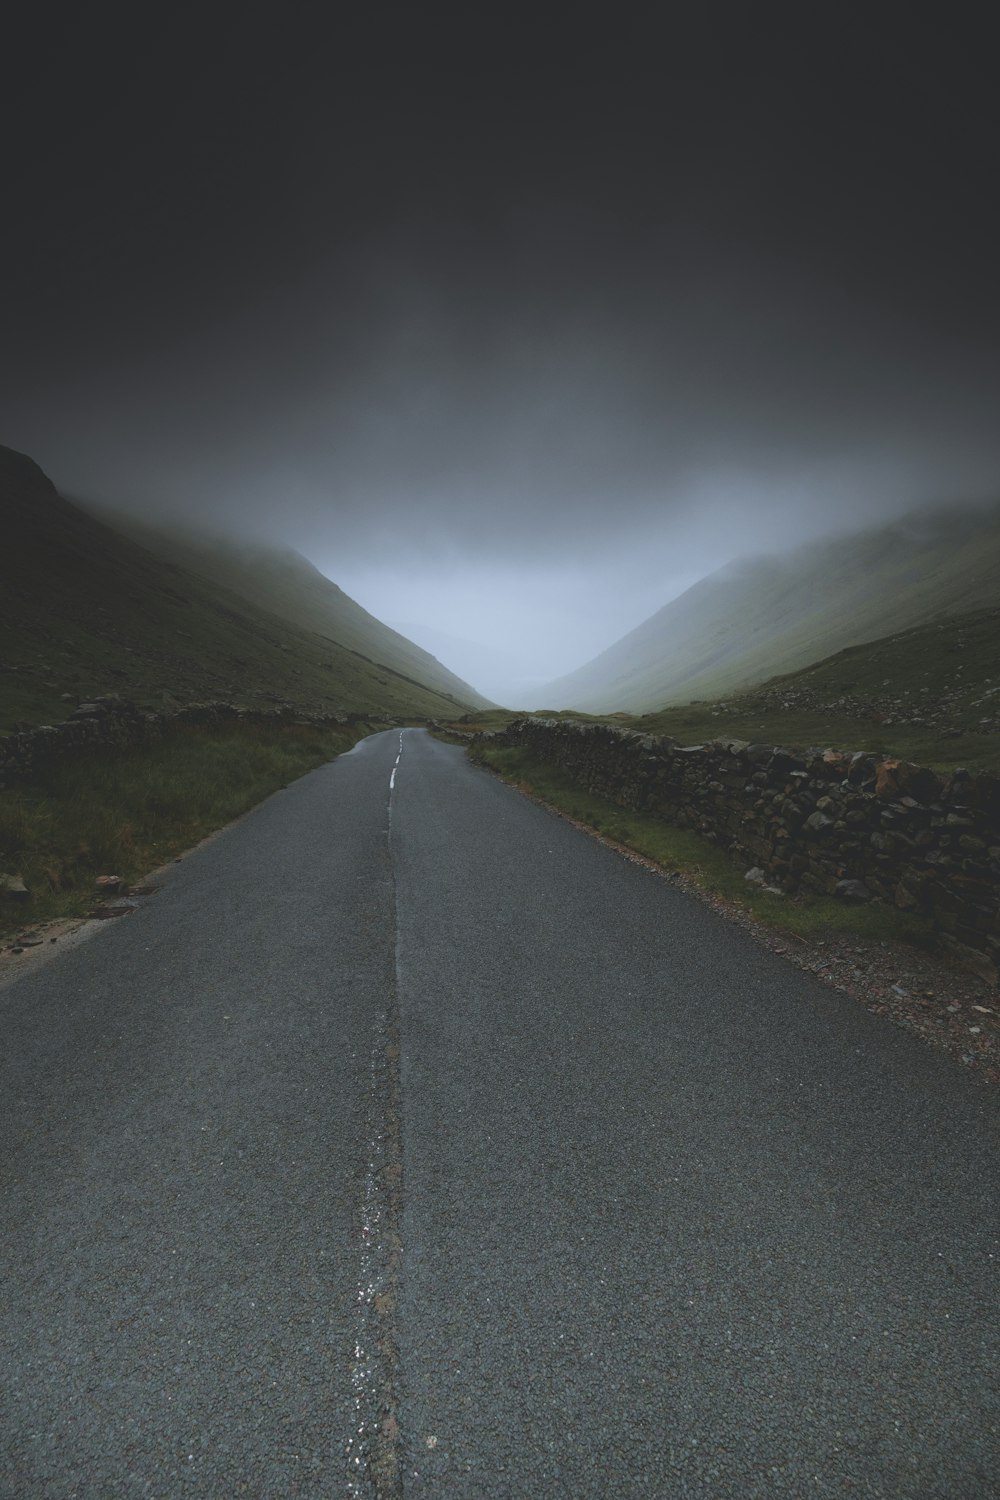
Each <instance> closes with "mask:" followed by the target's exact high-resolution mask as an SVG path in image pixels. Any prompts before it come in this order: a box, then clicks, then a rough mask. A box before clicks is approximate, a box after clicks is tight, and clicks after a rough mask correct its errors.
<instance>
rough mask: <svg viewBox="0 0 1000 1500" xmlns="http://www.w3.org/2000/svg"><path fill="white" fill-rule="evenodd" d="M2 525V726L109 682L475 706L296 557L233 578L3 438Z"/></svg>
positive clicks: (372, 705) (55, 714)
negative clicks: (198, 564)
mask: <svg viewBox="0 0 1000 1500" xmlns="http://www.w3.org/2000/svg"><path fill="white" fill-rule="evenodd" d="M0 535H2V537H3V546H2V547H0V733H2V732H5V731H9V730H10V729H11V728H12V727H13V725H14V723H15V722H17V721H27V722H31V723H39V722H44V723H58V722H59V721H60V720H61V719H64V718H65V717H66V716H67V714H68V713H69V712H71V711H72V709H73V708H75V706H76V703H77V701H78V700H80V699H85V698H89V697H92V696H95V695H98V694H103V693H107V692H117V693H119V694H121V695H122V696H123V697H127V698H130V699H132V700H133V701H135V702H137V703H140V704H143V705H147V706H150V707H162V706H163V704H164V703H165V702H167V703H169V702H171V701H178V702H189V701H192V700H198V699H208V698H219V699H225V700H227V701H229V702H232V703H237V704H243V705H245V706H247V707H250V708H253V707H266V706H268V705H271V704H274V703H275V702H290V703H293V704H295V705H296V706H297V707H301V708H304V709H312V710H316V711H319V712H331V711H334V710H338V709H344V710H348V711H352V712H356V713H363V714H368V713H371V714H389V715H392V716H396V717H412V718H425V717H441V716H449V715H451V714H454V712H455V709H456V707H464V706H468V705H470V704H474V703H477V702H480V703H481V702H482V700H481V699H479V698H478V697H477V695H476V694H474V693H473V692H472V690H471V689H469V688H468V687H467V686H466V685H465V684H463V683H461V682H460V681H459V679H458V678H454V677H451V675H450V674H448V673H447V672H446V671H445V669H444V668H443V667H440V666H439V664H437V663H433V658H431V657H428V656H427V654H426V653H424V652H421V651H419V649H418V648H417V647H411V648H410V652H411V653H412V655H411V654H410V653H408V652H407V651H406V646H407V645H408V643H406V642H404V641H403V640H402V637H395V633H394V632H392V631H389V630H387V628H386V627H384V626H380V625H379V622H378V621H375V620H373V619H372V617H371V616H370V615H366V613H365V611H364V610H362V609H360V607H358V606H356V605H353V603H352V601H350V600H348V599H347V597H346V595H344V594H342V593H341V591H340V590H339V589H337V588H336V585H334V584H330V583H329V582H328V580H325V579H322V578H321V575H320V574H318V573H316V572H315V570H314V569H310V568H309V565H308V564H307V563H305V562H304V561H303V560H301V559H294V558H293V559H289V558H288V557H285V556H282V555H280V554H278V555H277V556H275V557H274V558H270V557H268V556H267V555H266V554H265V555H263V556H262V555H261V554H259V553H258V554H257V555H256V557H255V558H253V559H251V558H246V557H242V558H238V557H235V556H234V558H233V559H232V562H231V566H228V571H229V573H230V575H231V576H230V578H229V581H228V582H227V581H226V576H225V575H226V573H227V563H226V560H225V558H224V557H223V556H221V555H220V556H219V557H218V558H217V559H216V562H215V564H214V566H209V565H208V564H206V566H205V567H203V568H201V569H200V570H199V571H192V569H191V568H190V567H186V566H184V565H182V562H181V561H180V560H179V559H178V557H177V556H176V553H175V555H174V556H173V557H171V556H167V555H164V554H163V553H161V554H160V555H156V554H154V553H153V552H152V551H150V550H149V549H148V548H145V547H143V546H140V545H139V544H138V542H137V541H136V540H135V539H134V538H133V537H128V536H124V535H122V534H121V533H120V532H117V531H115V530H113V529H112V528H110V527H109V526H107V525H105V524H104V523H103V522H101V521H99V520H97V519H95V517H93V516H92V515H89V514H87V513H86V512H84V511H82V510H80V509H79V508H78V507H76V506H74V505H71V504H70V503H69V502H68V501H66V500H65V499H63V498H62V497H61V496H60V495H59V494H58V493H57V492H56V490H55V489H54V487H53V486H52V484H51V482H50V481H49V480H48V479H47V478H46V476H45V475H44V474H43V473H42V471H41V469H39V468H38V466H37V465H36V464H35V463H33V462H32V460H31V459H30V458H27V457H25V456H24V455H23V454H19V453H15V452H13V451H12V450H11V449H9V448H2V447H0ZM213 571H214V576H213ZM296 593H299V594H300V595H301V597H300V599H299V600H298V603H297V605H296V607H295V609H294V613H293V614H286V613H282V611H283V610H288V609H291V608H292V603H293V601H292V596H293V595H294V594H296ZM324 597H325V598H326V599H328V601H329V609H328V611H327V612H326V613H324V607H323V600H324ZM310 621H312V622H314V623H309V622H310ZM369 621H370V622H371V627H372V628H371V629H370V630H369V629H368V626H367V625H366V622H369ZM321 626H325V627H326V628H325V629H322V630H321V629H320V627H321ZM376 627H377V628H376ZM338 631H341V632H343V636H344V637H346V639H344V638H342V636H341V635H340V634H338V633H337V632H338ZM386 637H389V638H394V640H395V642H398V645H394V649H393V653H388V652H387V651H386V650H385V646H386ZM391 643H392V641H390V644H391ZM366 648H367V649H366ZM388 654H392V655H393V660H392V661H391V662H387V661H385V660H384V658H385V656H386V655H388ZM424 660H426V661H427V662H429V663H433V666H434V668H436V670H434V671H432V675H433V677H434V682H433V683H429V682H427V681H426V680H425V679H423V678H422V677H421V676H420V672H421V671H422V670H423V669H424V668H423V662H424ZM410 666H412V667H413V668H414V670H413V671H412V672H411V671H408V670H405V669H406V668H407V667H410Z"/></svg>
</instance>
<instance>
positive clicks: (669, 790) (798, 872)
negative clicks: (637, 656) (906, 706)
mask: <svg viewBox="0 0 1000 1500" xmlns="http://www.w3.org/2000/svg"><path fill="white" fill-rule="evenodd" d="M480 738H481V739H483V740H489V741H491V742H492V743H494V744H502V745H503V744H506V745H522V746H525V747H527V748H528V749H530V750H531V752H532V754H533V755H537V756H538V757H539V758H541V759H543V760H546V761H549V762H551V763H552V764H554V765H557V766H559V767H560V768H561V769H563V770H564V771H567V772H568V773H569V774H570V775H572V776H573V778H574V779H575V780H576V781H577V782H579V784H580V785H581V786H582V787H585V788H586V789H587V790H588V791H591V792H595V793H597V794H599V795H600V796H602V797H607V798H608V799H609V800H611V801H613V802H616V803H618V804H619V805H620V806H622V807H627V808H631V809H634V810H636V811H638V812H644V813H652V814H654V815H656V816H659V817H663V818H665V819H667V820H668V821H669V822H671V823H674V824H678V825H681V826H685V827H689V828H694V829H696V830H697V831H698V832H699V833H701V834H703V835H704V836H705V837H706V838H708V839H710V840H711V841H712V842H713V843H716V844H718V845H720V847H722V848H724V849H725V850H727V851H728V852H729V853H730V854H731V855H732V857H733V859H734V860H735V861H737V862H738V863H740V864H742V865H743V866H744V867H750V868H751V869H755V870H757V871H759V872H762V873H763V878H765V879H766V880H767V881H768V882H769V883H771V884H774V885H776V886H779V887H780V888H781V889H782V890H783V891H787V892H790V893H791V892H795V891H812V892H816V893H821V894H825V895H831V896H836V897H839V898H841V899H843V900H847V901H868V900H873V899H881V900H883V901H889V902H892V903H893V904H894V905H896V906H897V907H900V908H901V909H903V910H906V911H913V912H919V913H920V914H922V915H923V916H925V917H927V918H928V919H929V920H930V921H931V922H932V923H933V925H934V927H935V928H936V929H937V931H938V934H939V936H940V939H941V942H942V943H943V945H944V946H946V947H947V948H949V949H950V950H951V951H952V952H953V954H954V955H955V956H956V957H957V958H958V959H960V960H961V961H962V962H963V963H964V964H966V965H967V966H968V967H970V968H971V969H973V970H975V972H977V973H978V974H980V975H982V977H983V978H985V979H987V980H988V981H989V982H991V983H993V984H996V983H997V982H998V969H1000V915H998V909H1000V777H997V776H993V775H985V774H982V775H971V774H970V773H969V772H967V771H962V770H956V771H954V772H952V773H951V774H950V775H949V776H939V775H937V774H936V773H935V772H933V771H930V770H927V769H926V768H924V767H920V766H915V765H911V764H909V763H908V762H905V761H899V760H879V759H877V758H876V757H874V756H871V755H867V754H865V753H863V752H858V753H856V754H845V753H843V752H841V751H836V750H821V749H814V750H809V751H806V752H805V753H804V754H802V755H798V754H795V753H793V752H792V751H789V750H784V749H781V748H777V747H775V746H772V745H753V744H747V743H746V742H745V741H742V740H717V741H714V742H712V743H711V744H707V745H679V744H678V743H677V742H676V741H675V740H671V739H668V738H666V737H663V736H658V735H647V734H638V733H636V732H635V731H634V730H628V729H618V728H614V727H612V726H610V725H604V724H580V723H578V722H573V721H569V720H559V719H521V720H517V721H515V722H514V723H512V724H511V725H510V726H509V727H508V728H507V729H505V730H502V731H499V732H498V733H496V734H493V735H486V736H480Z"/></svg>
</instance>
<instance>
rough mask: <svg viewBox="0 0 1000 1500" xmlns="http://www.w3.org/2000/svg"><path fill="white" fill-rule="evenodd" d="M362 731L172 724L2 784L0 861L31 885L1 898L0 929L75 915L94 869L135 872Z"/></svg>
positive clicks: (130, 876) (133, 877)
mask: <svg viewBox="0 0 1000 1500" xmlns="http://www.w3.org/2000/svg"><path fill="white" fill-rule="evenodd" d="M367 732H368V729H367V727H365V726H363V725H357V726H354V727H352V728H351V729H343V730H338V731H335V732H331V731H328V730H319V729H313V728H307V727H303V726H273V725H268V726H254V725H252V724H234V725H230V726H226V727H224V728H218V727H211V728H209V727H202V726H186V727H179V728H177V729H175V730H173V731H172V732H171V733H170V734H169V735H168V736H167V737H165V738H164V739H163V740H162V741H159V742H157V743H156V744H155V745H153V746H151V747H147V748H145V749H137V750H128V751H121V752H119V753H117V754H114V755H108V754H106V753H105V754H101V755H97V754H94V755H81V756H80V758H79V759H78V760H77V761H76V762H74V764H73V765H71V766H66V767H62V768H60V769H59V770H58V771H57V772H54V773H53V774H52V775H51V776H49V777H48V778H47V779H46V781H45V782H44V784H40V785H35V786H25V787H20V788H7V789H5V790H2V791H0V870H3V871H5V872H7V873H14V872H17V873H19V874H20V875H22V877H23V879H24V882H25V884H26V885H27V887H28V890H29V891H30V892H31V896H30V899H29V900H28V901H26V902H25V901H20V902H16V901H14V900H13V899H12V898H10V897H4V896H2V895H0V932H3V933H7V934H9V933H11V932H15V931H18V930H20V929H21V928H23V927H25V926H28V925H31V924H32V923H37V922H40V921H46V920H49V919H51V918H54V917H67V916H79V915H83V914H85V913H86V912H87V911H88V910H89V909H90V907H91V906H92V905H93V902H94V898H95V880H96V878H97V876H98V875H119V876H121V877H122V879H123V880H125V881H126V882H128V883H134V882H136V881H138V880H141V879H142V877H143V876H145V875H147V874H148V873H149V872H150V871H151V870H153V869H155V868H156V867H157V866H158V865H161V864H164V863H165V862H166V861H167V860H169V859H173V858H174V857H175V856H176V855H178V854H180V853H182V852H183V851H184V850H186V849H189V848H190V847H191V846H192V845H193V844H196V843H197V842H198V840H199V839H202V838H204V837H205V836H206V835H207V834H209V833H213V832H214V831H215V830H216V829H218V828H222V827H224V826H225V824H227V823H229V822H231V821H232V820H233V819H234V818H236V817H239V815H240V814H241V813H244V812H246V811H247V810H248V808H251V807H253V806H254V805H255V804H256V803H258V802H260V801H261V800H262V799H263V798H264V797H267V796H269V795H270V793H271V792H273V791H276V790H277V788H279V787H281V786H284V785H286V784H287V783H288V782H290V781H294V780H295V779H296V778H297V777H299V776H302V775H304V774H305V772H306V771H309V770H312V769H313V768H314V767H315V766H318V765H321V764H323V762H325V761H328V760H331V759H332V758H333V757H334V756H336V755H338V754H340V753H341V752H342V751H344V750H348V749H350V747H351V746H352V745H353V744H355V743H356V742H357V740H358V739H360V738H361V737H362V736H363V735H364V734H366V733H367Z"/></svg>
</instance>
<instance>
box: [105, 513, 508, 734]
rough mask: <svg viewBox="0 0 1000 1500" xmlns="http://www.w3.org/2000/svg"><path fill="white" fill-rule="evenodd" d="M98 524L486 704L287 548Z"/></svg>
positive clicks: (125, 521)
mask: <svg viewBox="0 0 1000 1500" xmlns="http://www.w3.org/2000/svg"><path fill="white" fill-rule="evenodd" d="M86 508H87V509H88V510H90V511H91V513H92V514H94V515H96V516H97V518H98V519H100V520H104V521H105V522H106V523H107V524H108V525H110V526H112V527H113V528H114V529H115V530H116V531H118V532H121V533H122V534H123V535H125V536H128V537H131V538H132V539H133V540H134V541H136V542H138V543H139V544H140V546H143V547H145V548H146V549H147V551H150V552H152V553H154V554H155V556H157V557H159V558H162V559H164V560H166V561H169V562H171V563H174V564H176V565H177V566H179V567H182V568H184V569H185V570H186V571H187V572H189V573H195V574H197V575H198V576H199V577H200V578H203V579H205V580H207V581H208V582H210V583H211V584H213V585H215V586H217V587H220V588H224V589H227V590H229V591H231V592H232V593H234V594H239V595H240V596H241V597H242V598H243V599H246V600H248V601H249V602H251V603H253V604H256V605H258V606H262V607H264V608H266V609H269V610H271V611H272V612H273V613H274V614H276V615H278V616H279V617H280V618H281V619H283V620H288V621H291V622H292V623H293V624H295V625H298V626H300V627H301V628H302V629H303V630H309V631H313V632H315V634H316V635H319V636H321V637H323V639H324V640H327V641H334V642H336V643H337V644H338V645H340V646H344V647H346V648H347V649H348V650H349V651H356V652H358V654H359V655H361V656H365V657H367V658H368V659H369V660H371V661H372V662H375V663H376V664H378V665H380V666H382V667H388V668H389V669H391V670H392V671H393V672H397V673H399V674H401V675H402V676H403V677H409V678H412V679H413V681H415V682H419V683H421V684H422V685H423V686H425V687H429V688H433V689H434V690H435V691H436V692H440V693H444V694H451V695H452V696H460V697H461V698H462V700H463V701H464V702H466V703H469V704H472V705H474V706H475V707H481V706H487V705H488V700H487V699H486V698H484V697H483V696H482V695H481V694H480V693H477V692H476V690H475V689H474V688H473V687H471V686H470V685H469V684H468V683H467V682H463V681H462V679H461V678H459V677H456V676H455V674H454V673H453V672H449V671H448V669H447V667H444V666H442V664H441V663H440V662H439V661H438V659H437V657H435V656H432V655H431V654H430V652H429V651H425V650H423V648H422V647H420V646H417V645H416V644H415V643H414V642H413V641H410V640H407V638H406V637H405V636H404V635H400V634H399V632H398V631H396V630H392V629H390V627H389V626H388V625H384V624H383V623H382V621H381V620H378V619H376V617H375V616H374V615H370V614H369V613H368V611H367V610H365V609H362V607H361V605H360V604H356V603H355V601H354V600H353V599H351V598H350V597H349V596H348V595H347V594H345V593H344V591H343V589H341V588H338V586H337V584H335V583H333V582H331V580H330V579H329V578H327V577H325V575H324V574H322V573H321V572H320V571H319V569H318V568H314V567H313V565H312V563H310V562H308V561H307V560H306V558H304V557H302V556H301V554H300V553H298V552H293V551H291V550H290V549H288V548H272V547H265V546H259V545H251V544H247V543H240V542H230V541H229V540H228V539H223V538H218V537H212V536H210V535H207V534H201V533H198V532H195V531H192V530H189V529H186V528H184V527H180V526H170V527H168V526H151V525H149V524H147V523H144V522H141V521H138V520H136V519H135V518H134V517H132V516H126V515H123V514H119V513H117V512H114V511H110V510H105V509H103V508H102V509H95V508H94V507H91V506H87V507H86Z"/></svg>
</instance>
